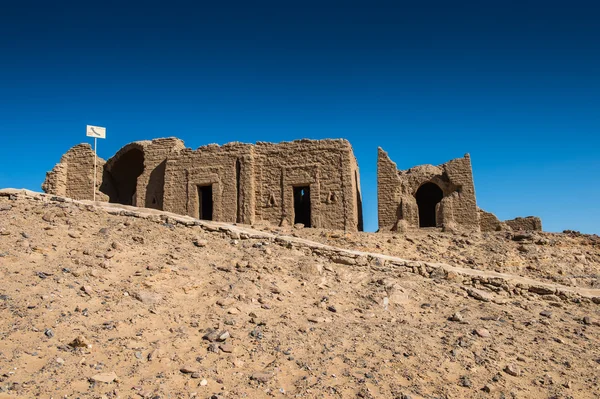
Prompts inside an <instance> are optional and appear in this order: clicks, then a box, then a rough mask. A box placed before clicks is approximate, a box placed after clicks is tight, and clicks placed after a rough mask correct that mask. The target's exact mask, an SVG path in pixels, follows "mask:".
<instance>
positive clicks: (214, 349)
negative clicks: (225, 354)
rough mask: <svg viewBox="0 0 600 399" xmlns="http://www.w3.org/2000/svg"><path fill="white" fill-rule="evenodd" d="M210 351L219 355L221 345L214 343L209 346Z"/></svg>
mask: <svg viewBox="0 0 600 399" xmlns="http://www.w3.org/2000/svg"><path fill="white" fill-rule="evenodd" d="M208 351H209V352H212V353H219V344H216V343H212V344H210V345H208Z"/></svg>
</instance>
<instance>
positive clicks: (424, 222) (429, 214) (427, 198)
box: [415, 182, 444, 227]
mask: <svg viewBox="0 0 600 399" xmlns="http://www.w3.org/2000/svg"><path fill="white" fill-rule="evenodd" d="M443 197H444V193H443V192H442V189H441V188H439V187H438V185H437V184H435V183H431V182H430V183H425V184H423V185H422V186H421V187H419V189H418V190H417V193H416V194H415V198H416V199H417V206H418V207H419V227H436V226H437V220H436V214H435V213H436V212H435V207H436V205H437V204H438V202H440V201H441V200H442V198H443Z"/></svg>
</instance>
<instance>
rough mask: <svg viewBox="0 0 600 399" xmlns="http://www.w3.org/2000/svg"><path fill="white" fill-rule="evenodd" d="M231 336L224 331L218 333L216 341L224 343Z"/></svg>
mask: <svg viewBox="0 0 600 399" xmlns="http://www.w3.org/2000/svg"><path fill="white" fill-rule="evenodd" d="M230 336H231V335H230V334H229V331H227V330H225V331H221V332H220V333H219V336H218V338H217V341H220V342H223V341H225V340H226V339H227V338H229V337H230Z"/></svg>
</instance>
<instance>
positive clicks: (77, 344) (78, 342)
mask: <svg viewBox="0 0 600 399" xmlns="http://www.w3.org/2000/svg"><path fill="white" fill-rule="evenodd" d="M69 346H70V347H72V348H91V347H92V344H90V343H89V341H88V340H87V339H86V338H85V337H84V336H83V335H79V336H78V337H77V338H75V339H74V340H73V341H71V342H70V343H69Z"/></svg>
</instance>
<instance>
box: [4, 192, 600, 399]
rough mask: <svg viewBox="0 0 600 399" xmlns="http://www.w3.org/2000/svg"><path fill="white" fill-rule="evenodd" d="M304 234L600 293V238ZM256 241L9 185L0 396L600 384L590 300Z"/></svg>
mask: <svg viewBox="0 0 600 399" xmlns="http://www.w3.org/2000/svg"><path fill="white" fill-rule="evenodd" d="M127 214H128V213H125V215H127ZM210 230H216V231H210ZM293 233H294V234H295V235H298V236H301V237H308V238H311V239H315V240H319V241H322V242H327V243H329V244H332V245H335V246H338V247H345V248H352V249H360V250H368V251H373V252H381V253H386V254H392V255H393V254H396V255H401V256H403V257H405V258H413V259H422V260H433V261H443V262H446V263H449V264H456V265H460V266H463V267H464V266H465V265H467V266H468V267H472V268H490V269H491V270H495V269H497V268H498V269H499V270H501V271H503V272H517V273H524V275H527V276H529V277H536V278H540V279H544V280H545V281H546V282H549V281H560V282H561V283H564V284H570V285H571V286H572V287H575V288H577V286H578V285H579V286H581V287H587V288H589V287H597V280H596V279H595V277H577V276H574V275H575V274H576V273H577V274H579V273H585V274H589V275H594V276H596V275H597V274H598V273H599V271H598V260H599V258H598V241H597V238H594V237H579V236H576V235H570V236H569V235H551V234H536V235H535V238H531V239H528V240H530V241H531V242H527V243H525V242H519V241H513V238H514V237H508V238H507V237H505V236H503V234H506V233H498V234H490V235H467V236H463V235H460V234H456V235H452V234H449V233H441V232H437V231H421V232H411V233H406V234H404V235H377V234H368V233H363V234H351V235H348V236H344V235H343V234H341V233H337V232H326V231H318V230H309V229H305V230H294V231H293ZM251 237H252V235H244V234H241V235H240V234H238V233H235V234H232V233H227V232H225V231H223V230H219V229H216V228H207V227H206V226H204V227H202V226H196V225H190V226H185V225H183V224H181V223H174V222H172V221H171V220H170V219H169V218H162V219H161V218H160V217H156V218H154V219H145V218H139V217H134V216H123V215H111V214H109V213H107V211H106V210H104V209H101V208H98V207H93V206H89V205H85V204H77V203H70V202H58V201H51V200H49V199H48V198H33V199H32V198H28V197H27V196H10V197H0V279H1V281H2V284H1V286H0V338H1V340H0V397H6V398H15V397H19V398H34V397H40V398H136V397H138V398H139V397H142V398H193V397H197V398H263V397H280V398H283V397H294V398H404V399H406V398H415V399H416V398H462V397H473V398H597V397H599V395H600V304H598V303H595V302H594V301H593V300H592V298H589V297H585V296H582V297H578V296H577V295H573V296H571V297H568V298H566V297H562V299H561V297H559V296H557V295H552V294H549V295H537V294H535V293H530V292H528V291H527V290H525V291H523V290H516V289H515V290H513V289H510V288H507V289H497V290H494V289H491V288H494V287H493V286H474V285H473V284H474V283H473V282H472V281H471V280H469V279H463V280H461V279H453V278H450V274H449V273H448V274H440V275H439V276H433V274H432V275H431V276H430V277H423V276H421V275H420V274H417V273H412V272H410V271H406V269H399V268H395V267H391V266H389V265H387V264H386V263H385V262H380V261H378V260H377V259H370V261H369V262H368V263H367V264H362V263H361V264H353V263H352V262H347V263H349V264H341V263H343V262H334V261H332V259H331V258H330V257H328V256H325V255H323V254H322V252H321V251H318V250H313V249H311V248H310V247H306V246H302V245H292V244H291V243H287V244H282V243H281V242H279V241H277V240H273V239H268V238H251ZM538 237H539V239H543V240H548V241H549V242H548V243H547V244H540V243H537V241H538ZM519 246H525V247H527V248H530V249H531V251H523V250H520V249H519ZM534 254H535V255H534ZM535 256H538V257H539V258H537V260H536V258H535ZM359 263H360V262H359ZM561 270H562V274H561V272H560V271H561ZM425 275H427V274H426V273H425ZM563 278H564V280H563ZM555 279H557V280H555ZM597 299H598V298H594V300H596V302H599V301H597Z"/></svg>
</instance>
